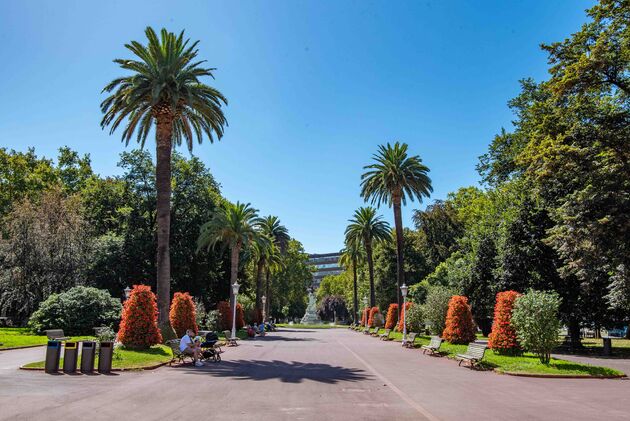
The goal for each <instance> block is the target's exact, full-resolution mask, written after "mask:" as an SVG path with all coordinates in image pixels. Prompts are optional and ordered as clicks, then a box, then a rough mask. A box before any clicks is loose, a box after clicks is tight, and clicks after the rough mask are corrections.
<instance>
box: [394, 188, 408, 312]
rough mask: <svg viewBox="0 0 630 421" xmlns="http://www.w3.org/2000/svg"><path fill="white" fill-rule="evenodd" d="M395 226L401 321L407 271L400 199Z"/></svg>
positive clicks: (395, 199)
mask: <svg viewBox="0 0 630 421" xmlns="http://www.w3.org/2000/svg"><path fill="white" fill-rule="evenodd" d="M393 202H394V225H395V226H396V268H397V272H396V282H397V285H398V288H396V302H397V303H398V318H399V319H400V310H401V309H402V307H401V303H402V296H401V292H400V287H401V286H402V284H403V283H404V282H405V279H404V278H405V271H404V266H403V247H404V238H403V226H402V209H401V207H400V197H396V196H395V197H394V200H393Z"/></svg>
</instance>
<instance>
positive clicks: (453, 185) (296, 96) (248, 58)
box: [0, 0, 592, 252]
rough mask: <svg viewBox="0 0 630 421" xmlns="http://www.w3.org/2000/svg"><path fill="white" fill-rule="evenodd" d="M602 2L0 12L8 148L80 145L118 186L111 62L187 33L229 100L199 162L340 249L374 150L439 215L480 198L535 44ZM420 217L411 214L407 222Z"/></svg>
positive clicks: (21, 5) (81, 6)
mask: <svg viewBox="0 0 630 421" xmlns="http://www.w3.org/2000/svg"><path fill="white" fill-rule="evenodd" d="M591 4H592V2H591V1H546V0H541V1H537V2H534V1H522V2H514V1H503V0H501V1H483V2H479V1H410V2H403V1H395V2H392V1H337V0H335V1H333V0H328V1H321V0H317V1H315V0H313V1H293V0H292V1H247V2H246V1H222V2H215V1H213V2H207V1H199V2H186V1H177V2H175V1H172V0H171V1H151V2H148V1H147V2H140V1H133V2H132V1H129V2H127V1H100V2H95V1H92V2H87V1H75V2H70V1H64V2H50V1H46V2H44V1H0V51H1V53H2V54H1V57H2V64H1V65H0V146H4V147H9V148H13V149H18V150H25V149H26V148H27V147H28V146H34V147H35V148H36V151H37V152H38V154H40V155H45V156H48V157H52V156H56V150H57V149H58V148H59V147H60V146H62V145H68V146H70V147H71V148H73V149H75V150H78V151H79V152H80V153H89V154H90V155H91V158H92V162H93V166H94V168H95V170H96V171H97V172H98V173H100V174H102V175H111V174H119V173H120V170H119V169H118V168H117V167H116V162H117V161H118V154H119V153H120V152H121V151H123V150H124V149H125V148H124V144H122V143H121V142H120V137H119V135H118V134H115V135H114V136H109V135H108V134H107V132H103V131H101V129H100V126H99V122H100V119H101V113H100V110H99V103H100V101H101V100H102V99H103V96H102V95H101V94H100V91H101V89H102V87H103V86H104V85H105V84H106V83H107V82H108V81H110V80H111V79H113V78H114V77H117V76H119V75H121V71H120V70H119V69H118V68H117V66H116V65H115V64H114V63H112V59H114V58H125V57H129V53H128V52H127V51H126V50H125V48H124V47H123V45H124V43H126V42H128V41H129V40H132V39H133V40H139V41H144V34H143V30H144V28H145V27H146V26H147V25H151V26H153V27H155V28H161V27H166V28H168V29H169V30H173V31H180V30H182V29H185V30H186V31H187V34H188V35H189V36H190V37H191V38H193V39H199V40H200V41H201V44H200V47H199V48H200V55H201V57H202V58H204V59H206V60H208V64H209V66H211V67H216V68H217V71H216V81H214V82H210V83H211V84H214V86H215V87H217V88H218V89H220V90H221V91H222V92H223V93H224V94H225V95H226V96H227V97H228V99H229V106H228V107H227V109H226V110H225V111H226V114H227V117H228V120H229V127H228V129H227V131H226V135H225V137H224V138H223V140H222V141H221V142H220V143H215V144H210V143H204V144H203V145H201V146H197V147H196V149H195V151H194V153H195V154H196V155H197V156H199V157H200V158H201V159H203V161H204V162H205V163H206V164H207V165H208V166H209V167H210V169H211V171H212V172H213V173H214V175H215V176H216V178H217V179H218V181H219V182H220V183H221V185H222V191H223V193H224V195H225V196H226V197H227V198H228V199H230V200H232V201H236V200H240V201H246V202H251V203H252V204H253V205H254V206H255V207H256V208H258V209H260V211H261V213H262V214H263V215H266V214H275V215H278V216H279V217H280V218H281V220H282V221H283V222H284V223H285V224H286V226H287V227H288V228H289V230H290V231H291V234H292V235H293V236H294V237H296V238H297V239H299V240H300V241H302V243H303V244H304V246H305V247H306V249H307V251H309V252H328V251H335V250H338V249H339V248H341V247H342V243H343V230H344V228H345V226H346V223H347V219H348V218H349V217H350V216H351V215H352V213H353V211H354V209H356V208H357V207H358V206H361V205H362V203H363V202H362V200H361V199H360V197H359V179H360V174H361V172H362V167H363V165H365V164H367V163H369V161H370V157H371V155H372V153H373V152H374V151H375V150H376V147H377V145H378V144H381V143H384V142H387V141H392V140H396V139H398V140H402V141H405V142H407V143H409V146H410V150H411V152H412V153H414V154H419V155H420V156H421V157H422V158H423V160H424V162H425V163H426V164H427V165H428V166H429V167H430V168H431V174H430V175H431V178H432V179H433V186H434V190H435V192H434V194H433V196H432V197H431V200H433V199H441V198H444V197H445V196H446V194H447V193H448V192H450V191H453V190H455V189H457V188H459V187H460V186H466V185H474V184H477V183H478V181H479V177H478V175H477V174H476V172H475V164H476V163H477V158H478V156H479V155H481V154H482V153H484V152H485V150H486V147H487V145H488V143H489V142H490V140H491V139H492V137H493V136H494V134H495V133H497V132H498V131H499V130H500V128H501V127H502V126H504V127H509V126H510V121H511V118H512V115H511V114H510V112H509V110H508V109H507V107H506V102H507V101H508V100H509V99H510V98H512V97H513V96H515V95H516V94H517V92H518V90H519V87H518V82H517V81H518V80H519V79H521V78H524V77H528V76H532V77H534V78H536V79H539V80H540V79H542V78H545V77H546V68H547V65H546V55H545V54H544V53H543V52H542V51H540V49H539V48H538V45H539V44H540V43H541V42H551V41H559V40H561V39H564V38H565V37H566V36H568V35H569V34H570V33H572V32H574V31H576V30H577V29H578V28H579V26H580V25H581V24H582V23H583V22H584V21H585V16H584V9H586V8H587V7H589V6H590V5H591ZM149 145H150V146H149V147H150V148H151V150H152V149H153V145H152V144H149ZM132 146H133V147H135V145H130V147H132ZM424 206H426V203H424V204H422V205H419V204H417V202H416V203H412V204H411V205H410V206H407V208H405V209H404V210H403V216H404V221H405V224H406V225H411V210H412V209H415V208H418V207H422V208H423V207H424ZM381 212H382V213H383V214H384V215H385V216H386V218H387V219H388V220H389V221H390V222H391V221H392V219H393V218H392V215H391V213H392V212H391V210H390V209H389V208H387V207H382V208H381Z"/></svg>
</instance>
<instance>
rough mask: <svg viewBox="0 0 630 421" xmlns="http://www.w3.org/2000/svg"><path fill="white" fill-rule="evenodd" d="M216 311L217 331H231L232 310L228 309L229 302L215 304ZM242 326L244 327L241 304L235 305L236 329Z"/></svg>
mask: <svg viewBox="0 0 630 421" xmlns="http://www.w3.org/2000/svg"><path fill="white" fill-rule="evenodd" d="M217 310H218V311H219V329H220V330H232V309H231V308H230V302H229V301H219V302H218V303H217ZM243 326H245V317H244V313H243V306H242V305H241V303H236V329H241V328H242V327H243Z"/></svg>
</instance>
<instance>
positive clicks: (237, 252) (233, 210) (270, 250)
mask: <svg viewBox="0 0 630 421" xmlns="http://www.w3.org/2000/svg"><path fill="white" fill-rule="evenodd" d="M289 239H290V237H289V232H288V230H287V229H286V227H284V226H283V225H282V224H281V223H280V220H279V219H278V217H277V216H266V217H262V218H261V217H259V216H258V210H257V209H254V208H252V207H251V205H250V204H249V203H240V202H236V203H235V204H233V203H226V204H225V206H223V207H221V208H219V209H218V210H217V212H216V213H215V215H214V216H213V218H212V219H211V220H210V221H208V222H206V223H205V224H204V225H203V226H202V227H201V229H200V233H199V239H198V240H197V250H198V251H201V250H203V249H211V248H214V247H215V246H217V245H219V244H220V245H221V246H222V247H227V248H229V249H230V284H231V285H234V284H235V283H236V282H237V277H238V270H239V265H240V261H241V255H243V256H244V257H245V258H244V259H243V260H248V259H250V258H254V259H255V261H256V312H257V314H258V315H260V314H262V312H263V308H262V296H263V295H266V296H267V297H269V295H270V292H271V290H270V276H271V274H272V273H273V272H276V271H278V270H279V269H281V260H280V254H281V253H282V252H283V251H284V249H285V247H286V244H287V243H288V241H289ZM243 252H244V253H243ZM263 275H265V281H266V283H265V284H264V285H263ZM234 299H235V297H234V294H233V292H232V289H231V288H230V306H231V307H232V306H233V305H234ZM269 303H270V300H267V305H269ZM265 310H266V311H267V314H268V307H267V309H265Z"/></svg>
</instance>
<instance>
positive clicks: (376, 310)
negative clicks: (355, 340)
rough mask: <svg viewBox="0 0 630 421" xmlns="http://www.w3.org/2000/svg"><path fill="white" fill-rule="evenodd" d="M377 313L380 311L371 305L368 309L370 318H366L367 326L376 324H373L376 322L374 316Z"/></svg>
mask: <svg viewBox="0 0 630 421" xmlns="http://www.w3.org/2000/svg"><path fill="white" fill-rule="evenodd" d="M379 313H380V312H379V309H378V307H372V308H371V309H370V318H369V319H368V326H369V327H374V326H376V324H375V322H376V320H375V316H376V315H377V314H379Z"/></svg>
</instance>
